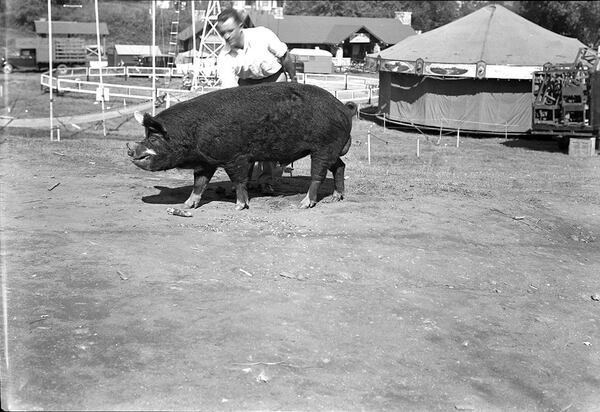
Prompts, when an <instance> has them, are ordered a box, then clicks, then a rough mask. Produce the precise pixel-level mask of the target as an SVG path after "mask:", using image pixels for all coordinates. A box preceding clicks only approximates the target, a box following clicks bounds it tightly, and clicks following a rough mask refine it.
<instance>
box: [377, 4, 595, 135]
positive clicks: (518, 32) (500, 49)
mask: <svg viewBox="0 0 600 412" xmlns="http://www.w3.org/2000/svg"><path fill="white" fill-rule="evenodd" d="M581 47H585V45H584V44H583V43H581V42H579V41H578V40H577V39H571V38H568V37H565V36H560V35H558V34H556V33H553V32H551V31H549V30H546V29H544V28H542V27H540V26H538V25H536V24H534V23H532V22H530V21H528V20H526V19H524V18H522V17H521V16H519V15H517V14H515V13H513V12H511V11H510V10H508V9H506V8H504V7H502V6H499V5H490V6H486V7H483V8H481V9H479V10H477V11H476V12H474V13H471V14H469V15H467V16H465V17H463V18H461V19H458V20H456V21H454V22H451V23H449V24H446V25H445V26H442V27H439V28H437V29H434V30H431V31H430V32H427V33H424V34H421V35H417V36H411V37H408V38H406V39H405V40H403V41H401V42H399V43H397V44H396V45H394V46H392V47H390V48H388V49H386V50H383V51H381V52H380V53H378V54H377V55H373V54H371V55H369V59H368V63H369V64H371V65H373V66H377V67H378V69H379V78H380V91H379V93H380V94H379V110H380V113H381V114H380V116H384V117H385V118H386V119H388V120H390V121H397V122H399V123H403V124H416V125H421V126H426V127H435V128H438V127H440V126H443V127H447V128H451V129H459V128H460V129H461V130H473V131H480V132H492V133H504V132H508V133H525V132H527V131H529V130H530V129H531V116H532V109H531V105H532V98H533V97H532V93H531V79H532V74H533V72H534V71H536V70H541V69H542V67H543V65H544V64H545V63H548V62H552V63H572V62H573V61H574V59H575V57H576V56H577V52H578V51H579V48H581Z"/></svg>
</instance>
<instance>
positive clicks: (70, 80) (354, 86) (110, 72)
mask: <svg viewBox="0 0 600 412" xmlns="http://www.w3.org/2000/svg"><path fill="white" fill-rule="evenodd" d="M100 70H102V76H103V77H107V78H109V77H117V76H124V77H129V76H131V77H133V76H144V77H151V76H152V68H151V67H141V66H122V67H102V68H95V67H74V68H67V69H64V70H61V71H60V73H58V74H55V75H54V76H53V77H51V76H50V74H49V73H44V74H42V75H41V79H40V83H41V85H42V86H43V87H47V88H50V87H52V88H53V90H56V91H57V92H74V93H84V94H92V95H96V94H97V93H98V88H99V87H100V84H99V83H98V82H95V81H90V78H97V77H99V75H100ZM55 72H56V70H55ZM175 72H176V71H175V70H174V69H170V68H162V67H157V68H155V74H156V76H157V77H166V76H174V77H181V76H182V75H181V74H180V73H177V74H175ZM83 78H85V80H82V79H83ZM298 82H300V83H305V84H314V85H317V86H320V87H322V88H324V89H326V90H328V91H329V92H331V94H333V95H334V96H335V97H336V98H338V99H339V100H340V101H342V102H344V103H346V102H349V101H352V102H354V103H357V104H369V105H371V104H376V103H377V102H378V101H379V80H378V79H373V78H369V77H360V76H352V75H348V74H315V73H298ZM103 86H104V89H105V90H104V93H105V96H108V97H109V99H110V97H111V96H112V97H119V98H128V99H140V100H150V99H152V92H153V90H152V87H144V86H127V85H123V84H112V83H106V82H103ZM107 89H108V92H107V91H106V90H107ZM218 89H219V87H201V88H200V89H198V90H195V91H193V92H190V91H188V90H185V89H169V88H162V87H158V88H156V92H155V93H156V94H155V96H154V97H158V96H163V95H179V96H181V97H183V96H185V95H188V94H189V97H192V96H195V95H198V94H203V93H208V92H210V91H213V90H218ZM183 99H184V100H185V97H183Z"/></svg>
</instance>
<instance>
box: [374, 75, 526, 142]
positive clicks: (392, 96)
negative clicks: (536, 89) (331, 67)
mask: <svg viewBox="0 0 600 412" xmlns="http://www.w3.org/2000/svg"><path fill="white" fill-rule="evenodd" d="M379 84H380V87H379V93H380V94H379V108H380V111H381V112H383V113H385V114H387V115H388V117H389V119H390V120H395V121H399V122H403V123H414V124H417V125H424V126H432V127H440V125H441V126H442V127H443V128H448V129H461V130H474V131H486V132H497V133H504V132H505V131H507V132H509V133H524V132H527V131H528V130H530V129H531V111H532V109H531V104H532V93H531V82H530V81H523V80H497V79H482V80H477V79H461V78H458V79H457V78H452V79H450V78H445V79H443V78H433V77H427V76H415V75H411V74H402V73H391V72H379Z"/></svg>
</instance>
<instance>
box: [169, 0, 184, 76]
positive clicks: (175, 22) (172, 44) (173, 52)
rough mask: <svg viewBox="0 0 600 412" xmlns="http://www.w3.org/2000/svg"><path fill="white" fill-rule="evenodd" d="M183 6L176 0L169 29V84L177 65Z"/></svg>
mask: <svg viewBox="0 0 600 412" xmlns="http://www.w3.org/2000/svg"><path fill="white" fill-rule="evenodd" d="M180 8H181V2H180V1H176V2H175V14H174V15H173V19H172V20H171V29H170V30H169V51H168V52H167V54H168V55H169V58H168V61H167V67H168V68H169V69H170V70H169V76H167V77H165V83H166V84H168V83H170V82H171V72H172V69H173V67H175V56H177V52H178V44H177V35H178V34H179V11H180Z"/></svg>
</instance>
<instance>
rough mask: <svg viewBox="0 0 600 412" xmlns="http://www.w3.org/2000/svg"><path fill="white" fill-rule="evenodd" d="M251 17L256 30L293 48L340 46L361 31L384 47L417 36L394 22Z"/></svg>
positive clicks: (324, 18)
mask: <svg viewBox="0 0 600 412" xmlns="http://www.w3.org/2000/svg"><path fill="white" fill-rule="evenodd" d="M248 17H249V18H250V20H251V21H252V23H253V24H254V25H255V26H264V27H267V28H269V29H271V30H272V31H273V32H274V33H275V34H277V36H278V37H279V38H280V39H281V41H282V42H284V43H292V44H293V43H302V44H319V43H330V44H337V43H340V42H342V41H344V40H345V39H346V38H348V37H349V36H351V35H352V34H354V33H355V32H357V31H358V30H360V29H365V30H367V31H368V32H369V33H371V34H372V35H373V36H375V37H376V38H377V39H378V40H379V41H380V42H382V43H385V44H395V43H397V42H399V41H401V40H403V39H405V38H407V37H409V36H412V35H414V34H415V31H414V30H413V28H412V27H411V26H410V25H407V24H402V22H401V21H400V20H398V19H392V18H376V17H340V16H296V15H285V16H284V17H283V19H276V18H275V17H274V16H273V15H272V14H271V13H261V12H250V13H249V15H248Z"/></svg>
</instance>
